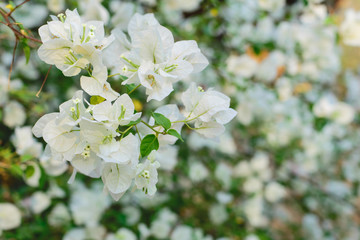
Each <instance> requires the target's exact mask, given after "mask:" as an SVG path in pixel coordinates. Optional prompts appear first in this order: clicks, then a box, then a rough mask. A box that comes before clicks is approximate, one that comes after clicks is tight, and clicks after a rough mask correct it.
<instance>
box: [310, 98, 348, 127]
mask: <svg viewBox="0 0 360 240" xmlns="http://www.w3.org/2000/svg"><path fill="white" fill-rule="evenodd" d="M313 112H314V114H315V116H317V117H323V118H328V119H331V120H333V121H335V122H337V123H340V124H349V123H351V122H352V121H353V120H354V117H355V109H354V108H353V107H352V106H351V105H349V104H347V103H345V102H339V101H338V100H337V99H335V98H334V97H331V96H329V97H326V96H325V97H322V98H320V99H319V100H318V101H317V102H316V103H315V105H314V108H313Z"/></svg>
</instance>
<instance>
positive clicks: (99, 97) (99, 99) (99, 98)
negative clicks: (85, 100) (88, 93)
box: [90, 96, 105, 105]
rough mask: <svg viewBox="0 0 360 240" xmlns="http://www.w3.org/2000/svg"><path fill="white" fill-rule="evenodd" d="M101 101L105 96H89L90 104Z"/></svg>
mask: <svg viewBox="0 0 360 240" xmlns="http://www.w3.org/2000/svg"><path fill="white" fill-rule="evenodd" d="M103 101H105V98H103V97H101V96H92V97H91V98H90V104H91V105H96V104H99V103H102V102H103Z"/></svg>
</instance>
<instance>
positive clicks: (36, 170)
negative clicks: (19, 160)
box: [21, 161, 41, 187]
mask: <svg viewBox="0 0 360 240" xmlns="http://www.w3.org/2000/svg"><path fill="white" fill-rule="evenodd" d="M21 168H22V169H23V171H24V174H23V179H24V182H25V183H26V184H27V185H29V186H31V187H38V186H39V181H40V177H41V170H40V167H39V165H38V164H37V163H36V162H34V161H28V162H27V165H23V166H21ZM29 168H31V169H32V171H31V172H30V174H29V173H28V172H27V171H26V169H29Z"/></svg>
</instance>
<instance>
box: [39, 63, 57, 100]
mask: <svg viewBox="0 0 360 240" xmlns="http://www.w3.org/2000/svg"><path fill="white" fill-rule="evenodd" d="M52 66H53V65H51V66H50V67H49V70H48V71H47V73H46V75H45V78H44V81H43V83H42V84H41V87H40V90H39V91H38V92H37V93H36V97H39V95H40V93H41V91H42V89H43V87H44V85H45V82H46V80H47V78H48V76H49V73H50V70H51V68H52Z"/></svg>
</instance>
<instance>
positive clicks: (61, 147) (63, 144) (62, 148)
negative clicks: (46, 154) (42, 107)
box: [43, 118, 79, 153]
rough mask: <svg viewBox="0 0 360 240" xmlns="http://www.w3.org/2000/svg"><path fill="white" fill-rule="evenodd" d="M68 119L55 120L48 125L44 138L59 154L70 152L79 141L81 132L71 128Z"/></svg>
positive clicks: (45, 128) (44, 131)
mask: <svg viewBox="0 0 360 240" xmlns="http://www.w3.org/2000/svg"><path fill="white" fill-rule="evenodd" d="M69 123H70V121H69V120H68V119H65V118H63V119H56V118H55V119H53V120H51V121H50V122H48V123H47V124H46V126H45V127H44V130H43V138H44V140H45V142H47V144H49V146H50V147H51V148H52V149H54V150H55V151H57V152H60V153H64V152H67V151H69V150H70V149H71V148H72V147H73V146H74V145H75V143H76V142H77V141H78V140H79V132H78V131H73V130H77V129H74V127H73V126H71V125H70V124H69Z"/></svg>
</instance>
